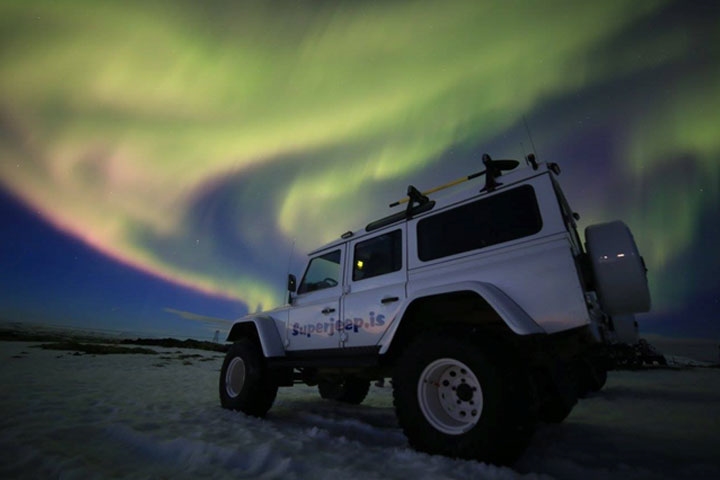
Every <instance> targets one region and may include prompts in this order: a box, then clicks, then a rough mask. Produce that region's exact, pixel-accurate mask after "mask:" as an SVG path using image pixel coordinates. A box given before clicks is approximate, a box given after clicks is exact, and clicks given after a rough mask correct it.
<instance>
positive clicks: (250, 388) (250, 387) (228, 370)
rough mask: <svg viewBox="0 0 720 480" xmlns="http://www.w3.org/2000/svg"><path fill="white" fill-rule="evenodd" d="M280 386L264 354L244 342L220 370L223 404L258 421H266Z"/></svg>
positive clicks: (230, 352)
mask: <svg viewBox="0 0 720 480" xmlns="http://www.w3.org/2000/svg"><path fill="white" fill-rule="evenodd" d="M277 391H278V385H277V383H276V382H275V381H274V380H273V378H272V377H271V375H270V374H269V372H268V370H267V368H266V366H265V359H264V357H263V355H262V351H261V350H260V348H259V347H258V345H256V344H255V343H254V342H252V341H250V340H248V339H242V340H240V341H238V342H236V343H234V344H233V345H232V346H231V347H230V350H228V352H227V354H226V355H225V361H224V362H223V365H222V369H221V370H220V404H221V405H222V406H223V408H228V409H232V410H239V411H241V412H244V413H246V414H248V415H253V416H255V417H264V416H265V414H266V413H267V411H268V410H270V407H272V404H273V402H274V401H275V396H276V395H277Z"/></svg>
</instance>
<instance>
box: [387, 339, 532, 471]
mask: <svg viewBox="0 0 720 480" xmlns="http://www.w3.org/2000/svg"><path fill="white" fill-rule="evenodd" d="M490 350H491V348H484V346H481V345H476V344H474V343H472V342H470V341H468V340H467V339H465V338H463V337H461V336H454V335H448V334H440V335H437V334H436V335H428V336H424V337H421V338H420V339H418V340H417V341H415V342H414V343H412V344H411V345H410V346H409V347H408V348H407V350H406V351H405V352H404V353H403V355H402V357H401V358H400V360H399V362H398V364H397V366H396V369H395V374H394V376H393V388H394V390H393V396H394V405H395V412H396V415H397V418H398V422H399V423H400V426H401V427H402V429H403V431H404V432H405V435H406V436H407V437H408V441H409V442H410V445H411V446H412V447H413V448H415V449H417V450H420V451H424V452H427V453H436V454H442V455H447V456H451V457H460V458H467V459H477V460H481V461H485V462H490V463H498V464H506V463H511V462H512V461H514V460H515V459H516V458H517V456H518V455H519V454H520V453H521V452H522V451H523V450H524V448H525V446H526V445H527V441H528V440H529V438H530V436H531V434H532V427H533V424H532V422H531V421H529V418H530V417H531V415H530V410H531V408H530V403H531V402H530V390H529V382H526V380H527V379H528V377H527V374H525V373H524V372H523V371H522V370H521V369H519V368H517V367H513V366H512V364H511V363H510V362H504V361H503V360H502V359H501V357H500V356H499V355H498V354H492V353H490Z"/></svg>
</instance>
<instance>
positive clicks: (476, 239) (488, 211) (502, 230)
mask: <svg viewBox="0 0 720 480" xmlns="http://www.w3.org/2000/svg"><path fill="white" fill-rule="evenodd" d="M541 229H542V217H541V216H540V209H539V207H538V204H537V198H536V197H535V190H534V189H533V188H532V187H531V186H529V185H523V186H521V187H518V188H514V189H512V190H508V191H506V192H502V193H499V194H497V195H493V196H492V197H489V198H484V199H482V200H478V201H476V202H473V203H468V204H466V205H462V206H460V207H457V208H453V209H452V210H448V211H446V212H442V213H438V214H437V215H433V216H432V217H428V218H425V219H423V220H420V221H419V222H418V224H417V242H418V257H420V260H422V261H423V262H427V261H429V260H435V259H436V258H443V257H447V256H450V255H455V254H458V253H462V252H468V251H470V250H476V249H479V248H484V247H489V246H491V245H497V244H499V243H503V242H509V241H510V240H515V239H518V238H522V237H527V236H530V235H534V234H536V233H537V232H539V231H540V230H541Z"/></svg>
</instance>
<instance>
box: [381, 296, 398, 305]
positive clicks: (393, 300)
mask: <svg viewBox="0 0 720 480" xmlns="http://www.w3.org/2000/svg"><path fill="white" fill-rule="evenodd" d="M398 300H400V299H399V298H398V297H385V298H383V299H382V300H380V303H382V304H386V303H393V302H397V301H398Z"/></svg>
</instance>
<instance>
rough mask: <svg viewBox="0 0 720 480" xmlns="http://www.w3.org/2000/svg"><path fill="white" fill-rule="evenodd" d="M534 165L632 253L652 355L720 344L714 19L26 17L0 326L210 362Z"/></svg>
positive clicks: (2, 67)
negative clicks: (553, 167) (415, 224)
mask: <svg viewBox="0 0 720 480" xmlns="http://www.w3.org/2000/svg"><path fill="white" fill-rule="evenodd" d="M525 124H527V127H528V129H529V130H530V133H531V135H528V132H527V129H526V128H525ZM533 149H534V150H535V151H536V153H537V156H538V158H539V160H541V161H554V162H558V163H559V164H560V166H561V167H562V169H563V173H562V175H561V177H560V180H561V183H562V185H563V187H564V189H565V193H566V195H567V197H568V198H569V200H570V202H571V204H572V205H573V207H574V209H575V210H576V211H578V212H579V213H580V214H581V216H582V221H581V223H580V227H581V228H584V227H585V226H587V225H589V224H591V223H596V222H601V221H609V220H614V219H616V218H620V219H623V220H625V221H626V222H627V223H628V224H629V225H630V227H631V229H632V230H633V232H634V234H635V238H636V241H637V243H638V244H639V247H640V251H641V253H642V254H643V255H644V257H645V260H646V263H647V266H648V268H649V271H650V273H649V277H650V282H651V290H652V295H653V311H652V312H651V313H650V314H645V315H642V316H640V317H639V320H640V322H641V330H642V332H653V333H660V334H666V335H675V336H679V335H683V336H703V337H707V338H720V253H718V251H719V248H718V245H720V221H719V219H720V5H718V3H717V2H716V1H693V2H685V1H678V2H671V1H654V0H653V1H643V0H634V1H629V0H625V1H612V0H610V1H603V2H591V1H588V2H578V1H530V0H528V1H518V2H499V1H498V2H479V1H458V2H451V1H417V2H407V1H373V2H370V1H357V0H355V1H344V2H341V1H310V0H300V1H298V0H293V1H272V2H268V1H258V2H234V1H233V2H231V1H208V2H197V1H189V0H188V1H177V0H175V1H172V2H170V1H137V2H133V1H124V2H100V1H93V2H87V1H70V0H69V1H64V2H56V1H32V0H31V1H27V0H22V1H13V0H4V1H3V2H2V3H1V4H0V232H1V235H0V268H1V270H0V320H6V321H19V322H23V321H25V322H35V323H38V322H40V323H48V324H66V325H74V326H84V327H87V328H93V329H109V330H113V331H124V332H147V333H152V334H159V335H173V336H185V335H190V336H195V337H198V338H201V337H211V336H212V334H213V332H214V331H215V329H216V328H218V325H217V324H214V323H212V322H210V321H209V319H208V318H204V317H211V318H222V319H232V318H236V317H238V316H240V315H242V314H244V313H246V312H247V311H255V310H256V309H258V308H259V307H264V308H267V307H272V306H276V305H279V304H281V303H282V301H283V299H284V293H285V292H284V286H285V278H286V275H287V271H288V265H290V267H291V271H292V272H293V273H296V274H300V273H301V272H300V270H301V268H302V266H303V263H304V252H306V251H308V250H311V249H313V248H315V247H317V246H319V245H320V244H322V243H324V242H326V241H329V240H332V239H334V238H337V237H338V236H339V235H340V234H341V233H342V232H345V231H347V230H354V229H357V228H359V227H360V226H362V225H364V224H365V223H367V222H368V221H370V220H373V219H375V218H378V217H381V216H384V215H386V214H387V213H389V210H388V208H387V204H388V203H390V202H391V201H393V200H396V199H398V198H400V197H402V196H403V194H404V192H405V189H406V186H407V185H408V184H409V183H412V184H414V185H416V186H417V187H418V188H420V189H421V190H424V189H427V188H430V187H432V186H435V185H437V184H439V183H445V182H447V181H450V180H454V179H455V178H457V177H460V176H462V175H467V174H469V173H474V172H476V171H478V170H481V169H482V165H481V162H480V158H481V155H482V154H483V153H485V152H487V153H489V154H490V155H491V156H493V157H494V158H516V159H522V156H523V155H524V154H526V153H528V152H529V151H531V150H533ZM479 181H482V180H479ZM538 281H543V279H538ZM198 320H200V321H198ZM203 320H208V321H203Z"/></svg>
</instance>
